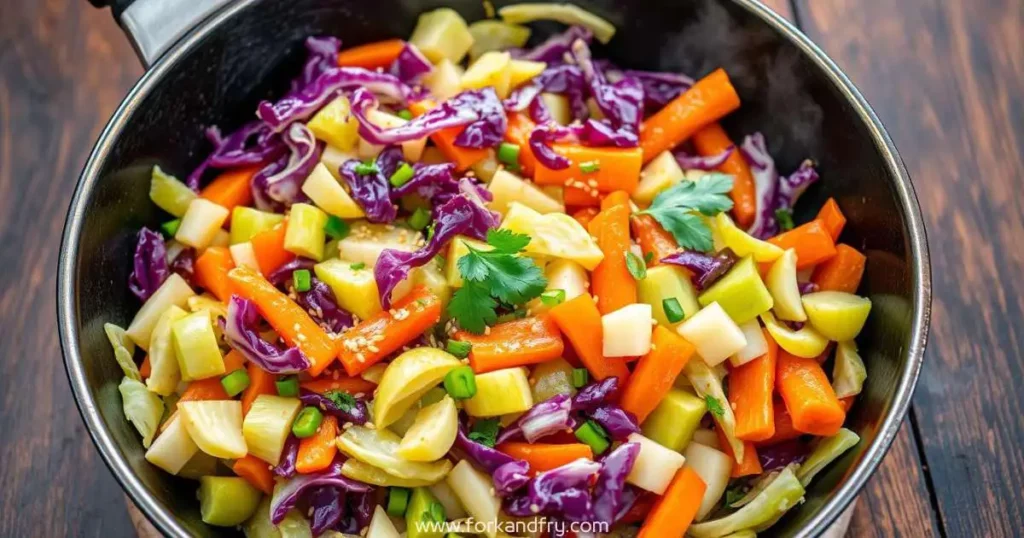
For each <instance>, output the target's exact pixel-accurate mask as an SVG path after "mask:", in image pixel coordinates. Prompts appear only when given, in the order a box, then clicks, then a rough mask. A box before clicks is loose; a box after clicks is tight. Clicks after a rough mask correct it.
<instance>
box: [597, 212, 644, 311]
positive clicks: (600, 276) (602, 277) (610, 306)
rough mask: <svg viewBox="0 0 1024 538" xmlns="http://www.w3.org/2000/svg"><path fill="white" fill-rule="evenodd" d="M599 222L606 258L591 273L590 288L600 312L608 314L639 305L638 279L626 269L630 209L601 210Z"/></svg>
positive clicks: (599, 236)
mask: <svg viewBox="0 0 1024 538" xmlns="http://www.w3.org/2000/svg"><path fill="white" fill-rule="evenodd" d="M597 219H599V220H595V222H600V227H599V228H600V229H597V230H595V231H596V232H597V233H596V234H595V237H596V238H597V246H598V247H599V248H600V249H601V252H603V253H604V259H602V260H601V263H599V264H598V265H597V267H595V268H594V271H593V273H592V274H591V286H592V287H591V289H592V290H593V293H594V295H595V296H596V297H597V309H598V310H600V311H601V313H602V314H607V313H609V312H614V311H616V310H618V309H620V308H622V307H624V306H626V305H630V304H633V303H635V302H636V279H635V278H633V275H631V274H630V273H629V269H627V268H626V253H627V252H629V208H628V207H623V206H621V205H616V206H615V207H610V208H608V209H606V210H604V211H601V213H600V214H599V216H598V217H597ZM591 224H593V222H592V223H591ZM595 228H597V227H595Z"/></svg>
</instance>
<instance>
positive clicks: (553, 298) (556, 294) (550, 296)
mask: <svg viewBox="0 0 1024 538" xmlns="http://www.w3.org/2000/svg"><path fill="white" fill-rule="evenodd" d="M540 302H542V303H544V304H545V305H546V306H558V305H560V304H562V303H564V302H565V290H548V291H545V292H544V293H542V294H540Z"/></svg>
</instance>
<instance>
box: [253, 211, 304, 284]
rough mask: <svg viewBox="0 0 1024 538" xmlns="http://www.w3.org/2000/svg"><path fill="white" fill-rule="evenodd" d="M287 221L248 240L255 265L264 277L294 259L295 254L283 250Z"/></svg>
mask: <svg viewBox="0 0 1024 538" xmlns="http://www.w3.org/2000/svg"><path fill="white" fill-rule="evenodd" d="M287 227H288V221H285V222H284V223H282V224H278V225H277V226H274V227H273V228H271V229H269V230H266V231H264V232H260V233H258V234H256V235H255V236H253V238H252V239H250V242H251V243H252V251H253V253H255V255H256V263H257V265H259V266H260V272H261V273H263V275H264V276H268V275H270V273H273V272H274V271H276V270H277V269H278V268H280V267H281V266H282V265H284V264H286V263H288V262H290V261H292V260H294V259H295V254H292V253H291V252H288V251H287V250H285V249H284V234H285V231H286V230H287Z"/></svg>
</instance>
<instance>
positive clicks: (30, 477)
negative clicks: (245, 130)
mask: <svg viewBox="0 0 1024 538" xmlns="http://www.w3.org/2000/svg"><path fill="white" fill-rule="evenodd" d="M769 4H770V5H772V7H773V8H774V9H776V10H777V11H778V12H780V13H782V14H784V15H785V16H787V17H789V18H790V19H791V20H795V21H796V22H797V24H798V25H799V26H800V27H801V28H802V29H803V31H804V32H806V33H807V34H808V35H809V36H810V37H811V39H812V40H814V41H815V42H816V43H818V44H819V45H820V46H821V47H823V48H824V49H825V51H826V52H827V53H829V54H830V55H831V56H832V58H833V59H835V60H836V61H837V62H838V63H839V65H840V66H841V67H842V68H844V69H845V70H846V72H847V73H848V74H849V76H850V77H851V78H852V79H853V81H854V82H855V83H856V84H857V85H858V87H859V88H860V89H861V91H862V92H863V93H864V94H865V96H866V97H867V99H868V101H869V102H870V103H871V104H872V105H873V106H874V108H875V110H876V111H877V113H878V115H879V116H880V117H881V119H882V121H883V123H884V124H885V125H886V126H887V127H888V129H889V133H890V134H891V135H892V137H893V139H894V140H895V142H896V145H897V146H898V147H899V149H900V152H901V154H902V156H903V159H904V161H905V162H906V164H907V167H908V168H909V170H910V173H911V175H912V176H913V178H914V184H915V186H916V190H917V194H918V197H919V198H920V201H921V205H922V208H923V211H924V216H925V220H926V223H927V227H928V236H929V238H930V248H931V257H932V267H933V275H932V278H933V284H934V292H935V298H934V302H933V317H932V328H931V339H930V342H929V345H928V351H927V353H926V361H925V365H924V369H923V370H922V372H921V379H920V382H919V384H918V390H917V393H916V395H915V397H914V404H913V408H912V410H911V412H910V415H909V418H908V420H907V421H906V422H905V423H904V425H903V428H902V430H901V431H900V434H899V436H898V437H897V439H896V442H895V444H894V445H893V448H892V450H891V451H890V452H889V455H888V456H887V457H886V459H885V461H884V463H883V464H882V466H881V468H880V470H879V471H878V473H877V474H876V475H875V476H874V477H873V478H872V479H871V480H870V481H869V482H868V485H867V487H866V488H865V490H864V492H863V494H862V495H861V497H860V502H859V504H858V505H857V509H856V511H855V514H854V518H853V523H852V526H851V534H852V535H853V536H953V537H961V536H1015V535H1020V534H1021V532H1022V531H1021V529H1024V493H1022V486H1021V484H1024V457H1022V456H1021V453H1022V452H1021V447H1022V446H1024V397H1022V396H1021V394H1022V392H1021V391H1020V390H1019V389H1018V384H1019V383H1020V380H1021V379H1024V376H1022V368H1024V366H1022V357H1024V353H1022V348H1024V329H1022V328H1021V325H1020V320H1021V319H1022V317H1024V315H1022V314H1024V312H1022V310H1024V301H1022V300H1021V297H1022V293H1024V281H1022V279H1021V275H1022V274H1024V245H1021V244H1020V242H1021V241H1022V240H1024V233H1022V232H1024V222H1022V215H1024V207H1022V200H1024V197H1022V196H1021V195H1020V194H1019V191H1020V190H1021V187H1022V182H1024V157H1022V154H1024V99H1022V96H1024V32H1022V31H1021V30H1022V29H1024V0H944V1H937V0H900V1H897V2H893V1H892V0H793V1H792V2H790V1H789V0H773V1H771V2H769ZM141 72H142V70H141V68H140V67H139V64H138V62H137V61H136V59H135V57H134V55H133V53H132V51H131V49H130V48H129V46H128V45H127V42H126V40H125V39H124V37H123V36H122V35H121V33H120V32H119V31H118V29H117V27H116V26H115V24H114V23H113V21H112V20H111V17H110V14H109V12H107V11H99V10H95V9H92V8H91V7H89V5H88V3H87V2H85V1H84V0H3V6H2V7H0V237H2V240H0V260H3V262H4V264H5V266H6V267H7V269H5V270H3V271H2V272H0V335H2V338H0V357H2V359H0V360H2V366H0V372H2V375H0V432H2V434H0V536H18V537H23V536H47V537H51V536H71V535H74V536H104V537H105V536H127V535H131V534H132V533H133V530H132V525H131V522H130V520H129V517H128V515H127V513H126V510H125V504H124V495H123V494H122V492H121V490H120V489H119V487H118V485H117V483H116V482H115V481H114V479H113V478H112V476H111V474H110V472H109V471H108V470H107V468H106V467H105V466H104V465H103V463H102V461H101V460H100V458H99V456H98V454H97V453H96V450H95V448H94V447H93V445H92V442H91V441H90V440H89V437H88V435H87V433H86V431H85V428H84V426H83V424H82V421H81V419H80V417H79V415H78V411H77V410H76V409H75V405H74V403H73V402H72V398H71V394H70V389H69V387H68V384H67V379H66V377H65V373H64V367H63V364H62V362H61V355H60V348H59V345H58V342H57V330H56V320H55V315H56V308H55V301H54V294H55V288H56V286H55V273H56V267H57V251H58V246H59V243H60V234H61V228H62V225H63V220H64V215H65V212H66V210H67V207H68V203H69V201H70V197H71V193H72V190H73V188H74V185H75V180H76V177H77V176H78V173H79V171H80V170H81V167H82V165H83V163H84V161H85V159H86V157H87V154H88V152H89V150H90V147H91V145H92V143H93V142H94V141H95V139H96V137H97V135H98V133H99V131H100V129H101V128H102V126H103V124H104V123H105V122H106V120H107V118H108V116H109V115H110V114H111V112H112V111H113V110H114V108H115V107H116V106H117V104H118V102H119V101H120V100H121V98H122V97H123V96H124V95H125V93H126V92H127V90H128V89H129V87H130V86H131V85H132V83H133V82H134V81H135V80H136V79H137V78H138V76H139V75H140V74H141ZM826 180H827V178H826Z"/></svg>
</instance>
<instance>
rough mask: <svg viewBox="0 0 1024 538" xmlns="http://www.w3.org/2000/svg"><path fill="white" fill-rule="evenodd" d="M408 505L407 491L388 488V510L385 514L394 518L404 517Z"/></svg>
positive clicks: (405, 489) (406, 489)
mask: <svg viewBox="0 0 1024 538" xmlns="http://www.w3.org/2000/svg"><path fill="white" fill-rule="evenodd" d="M408 505H409V489H408V488H399V487H390V488H388V508H387V512H388V514H389V515H392V516H395V517H402V516H404V515H405V509H406V507H408Z"/></svg>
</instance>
